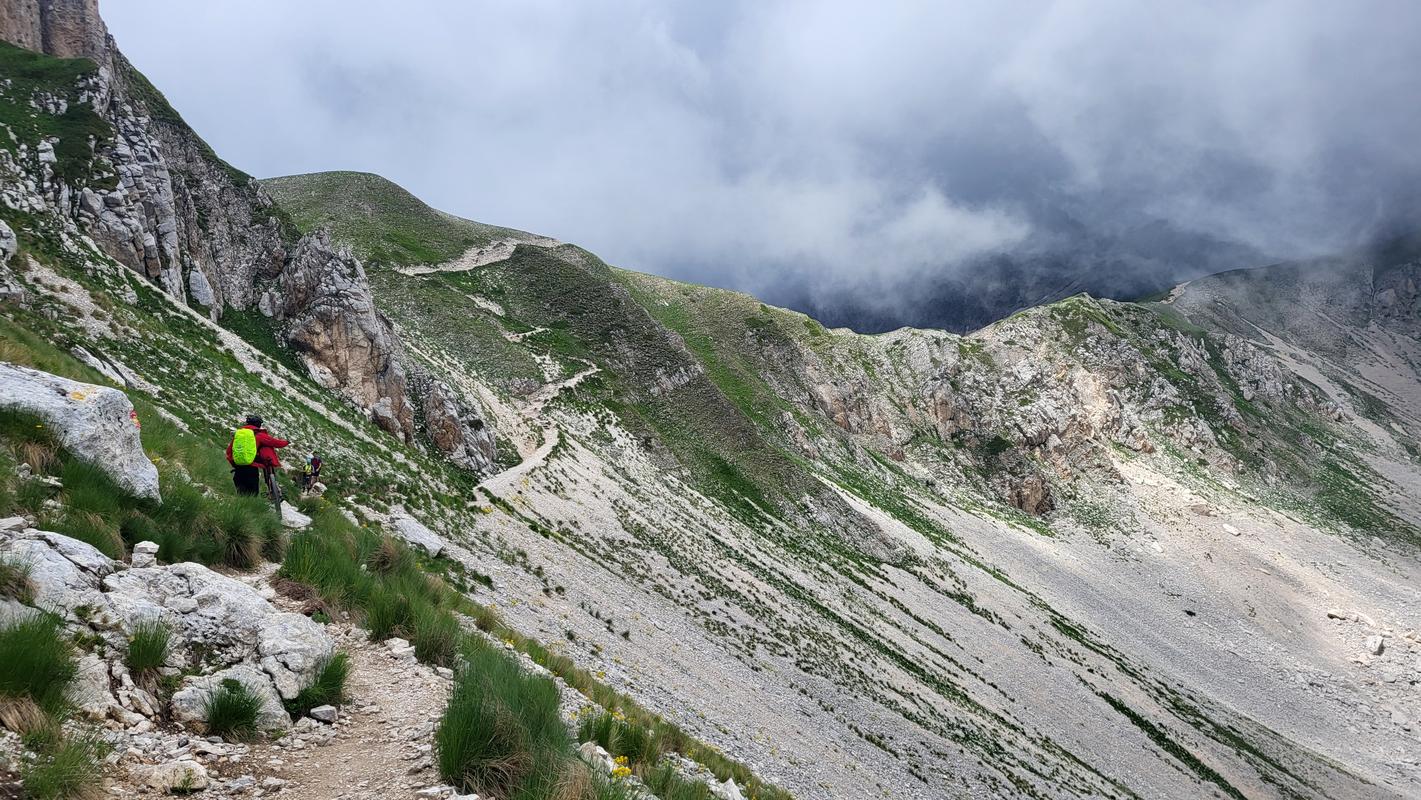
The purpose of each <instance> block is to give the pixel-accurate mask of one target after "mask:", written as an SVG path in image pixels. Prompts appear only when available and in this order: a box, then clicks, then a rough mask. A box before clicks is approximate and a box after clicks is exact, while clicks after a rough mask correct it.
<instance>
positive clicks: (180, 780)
mask: <svg viewBox="0 0 1421 800" xmlns="http://www.w3.org/2000/svg"><path fill="white" fill-rule="evenodd" d="M132 772H133V775H134V777H135V778H137V779H138V780H139V782H140V783H142V784H143V785H144V786H146V787H148V788H149V789H154V790H156V791H159V792H167V793H170V794H185V793H187V792H195V791H200V790H202V789H206V788H207V784H208V777H207V768H205V767H203V766H202V765H201V764H199V763H197V762H196V761H192V760H190V759H182V760H180V761H169V762H168V763H166V764H157V765H154V766H146V765H145V766H139V767H134V768H133V770H132Z"/></svg>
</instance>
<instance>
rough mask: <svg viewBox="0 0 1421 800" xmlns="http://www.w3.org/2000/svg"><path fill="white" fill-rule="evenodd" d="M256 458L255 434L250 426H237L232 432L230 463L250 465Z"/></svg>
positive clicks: (241, 465)
mask: <svg viewBox="0 0 1421 800" xmlns="http://www.w3.org/2000/svg"><path fill="white" fill-rule="evenodd" d="M256 460H257V434H256V431H254V430H252V429H251V428H238V429H237V432H236V433H234V434H232V463H233V464H236V465H237V466H239V467H250V466H251V465H252V462H253V461H256Z"/></svg>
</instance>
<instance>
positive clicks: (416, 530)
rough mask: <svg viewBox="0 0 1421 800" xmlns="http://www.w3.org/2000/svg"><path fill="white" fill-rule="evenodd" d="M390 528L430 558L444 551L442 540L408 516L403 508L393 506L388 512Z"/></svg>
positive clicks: (422, 524)
mask: <svg viewBox="0 0 1421 800" xmlns="http://www.w3.org/2000/svg"><path fill="white" fill-rule="evenodd" d="M390 527H391V528H392V529H393V533H394V534H395V535H396V536H398V537H399V538H401V539H403V540H405V541H406V542H408V543H410V544H412V545H414V546H416V547H419V548H422V549H423V550H424V552H426V553H428V554H429V555H430V556H431V557H433V556H437V555H439V554H440V553H442V552H443V551H444V540H443V539H440V538H439V535H438V534H436V533H435V532H434V531H432V530H430V529H429V528H427V527H425V525H424V523H422V522H420V521H419V520H417V519H415V518H414V517H412V516H410V513H409V512H408V511H406V510H405V509H404V507H403V506H395V507H394V508H393V509H391V510H390Z"/></svg>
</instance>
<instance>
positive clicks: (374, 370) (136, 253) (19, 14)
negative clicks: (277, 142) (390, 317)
mask: <svg viewBox="0 0 1421 800" xmlns="http://www.w3.org/2000/svg"><path fill="white" fill-rule="evenodd" d="M0 38H4V39H6V40H7V41H10V42H12V43H14V44H16V45H19V46H21V47H24V48H27V49H30V50H35V51H37V52H42V53H45V54H48V55H51V56H56V57H63V58H71V57H72V58H82V59H87V60H89V61H91V62H93V66H92V67H89V68H84V67H83V62H72V63H73V64H74V65H75V66H74V67H73V68H72V69H71V70H70V71H69V72H72V73H75V74H76V75H77V77H76V78H75V79H74V80H73V82H72V83H71V84H65V85H57V86H43V87H37V86H22V85H14V86H10V87H8V88H7V89H6V90H4V93H6V94H8V95H9V97H7V98H6V99H7V100H9V101H10V102H14V103H16V104H21V105H29V106H32V107H34V108H36V109H39V110H40V111H42V112H43V113H45V114H48V115H50V117H52V118H53V119H54V122H53V124H52V125H50V124H48V121H47V120H42V121H41V125H40V129H38V130H36V131H35V132H34V134H35V135H34V141H33V142H22V143H21V146H20V147H19V148H17V150H16V152H15V153H14V154H13V155H12V154H10V153H0V173H3V174H5V175H7V176H8V180H7V181H6V184H7V186H6V188H5V189H4V191H3V192H0V202H3V203H4V204H5V205H6V206H8V207H10V208H12V209H18V210H23V211H28V212H40V211H42V212H54V213H57V214H58V215H60V216H61V217H63V218H64V219H67V220H70V221H71V222H72V224H73V226H74V228H75V230H76V232H82V233H83V234H86V235H87V236H88V237H89V238H90V239H92V240H93V242H94V243H95V244H96V245H97V246H98V247H99V248H100V249H102V250H103V251H104V252H105V253H106V254H108V255H109V256H111V257H112V258H114V259H115V260H116V261H118V262H119V263H121V264H123V265H125V266H127V267H128V268H129V269H131V270H133V271H134V272H136V273H138V274H140V275H142V276H144V277H145V278H147V279H148V280H150V281H152V282H153V283H154V284H155V285H157V286H158V287H160V288H161V289H162V290H163V291H164V292H166V293H167V294H169V295H170V296H171V297H173V298H174V299H175V300H176V301H177V302H179V303H182V304H185V305H192V306H194V307H195V308H198V309H201V310H202V311H203V312H205V313H206V314H207V315H208V316H209V317H210V318H212V319H214V320H220V319H221V318H222V316H223V314H224V313H225V312H227V311H230V310H234V309H235V310H245V309H248V308H252V307H254V306H257V305H258V300H261V303H260V310H261V311H262V313H263V314H265V315H267V316H268V317H270V318H272V319H273V322H274V323H275V327H276V329H277V330H278V332H279V334H280V335H281V337H282V341H283V342H284V343H285V344H286V345H287V346H289V347H290V348H292V349H293V350H294V351H295V352H296V353H298V354H299V356H300V358H301V359H302V361H303V362H304V363H305V364H306V365H307V367H308V369H309V370H310V374H311V376H312V377H313V378H314V379H315V380H316V382H317V383H318V384H320V385H321V386H324V387H326V388H330V389H332V390H335V391H336V392H337V393H338V394H340V395H341V396H342V397H344V398H346V399H347V400H348V401H350V402H351V403H353V404H355V405H357V406H358V407H360V408H361V409H364V410H365V411H366V413H368V414H369V415H370V416H371V418H372V419H374V420H375V421H376V422H377V423H378V424H379V425H380V426H381V427H382V428H384V429H385V430H387V431H389V432H391V433H392V434H394V435H396V436H398V437H400V438H401V439H402V440H405V441H413V440H414V439H415V437H416V436H417V433H418V431H419V430H420V429H423V430H427V431H429V433H430V435H429V436H428V437H426V443H427V444H429V445H431V446H433V447H434V448H435V449H436V450H438V451H439V452H442V453H444V454H446V455H448V456H449V457H451V458H452V459H453V460H454V461H456V462H457V463H460V464H462V465H464V466H466V467H469V468H472V469H479V468H481V466H487V464H488V463H490V462H491V460H492V451H493V430H492V428H491V427H490V426H488V425H486V424H485V423H483V422H482V420H481V418H480V413H479V412H477V411H474V410H470V409H476V408H477V401H475V400H474V399H472V398H465V397H461V396H456V395H454V394H453V392H452V390H450V389H448V388H447V387H444V388H442V389H440V388H438V387H437V386H436V385H435V384H434V383H433V382H431V381H422V382H421V385H423V386H430V387H431V388H432V391H431V392H430V395H429V396H428V397H426V396H423V393H421V397H418V398H412V397H411V387H410V386H409V376H410V375H411V374H423V372H422V369H423V368H422V367H420V366H418V365H417V364H414V363H413V362H412V361H411V360H410V359H409V357H408V356H407V354H406V353H405V352H404V350H403V348H402V346H401V343H400V338H399V336H398V335H397V334H396V333H395V331H394V330H393V329H392V328H391V326H390V324H389V322H388V321H387V320H386V319H385V318H384V317H383V316H381V315H380V314H379V313H378V312H377V311H376V310H375V304H374V300H373V298H372V296H371V294H370V289H369V285H368V282H367V281H366V279H365V274H364V268H363V265H362V264H361V263H360V262H359V261H358V260H356V259H354V258H352V257H350V256H349V255H348V254H338V253H336V252H334V251H333V250H332V249H331V248H330V246H329V243H328V241H327V239H326V238H325V236H324V235H323V234H319V233H316V234H311V235H306V236H302V235H301V234H300V233H299V232H298V231H297V230H296V228H295V226H294V225H292V224H291V222H290V220H289V218H288V217H287V216H286V214H285V212H283V211H281V210H280V209H279V208H278V207H277V206H276V205H275V204H274V203H273V202H272V200H271V198H270V197H269V196H268V194H267V193H266V192H265V191H264V190H263V189H262V188H261V187H260V185H258V184H257V182H256V181H254V180H252V179H251V178H250V176H248V175H246V174H245V173H243V172H241V171H240V170H238V169H236V168H234V167H232V166H231V165H229V164H227V163H226V162H225V161H223V160H222V159H220V158H219V157H218V156H217V155H216V154H215V153H213V152H212V149H211V148H210V147H208V146H207V144H206V143H205V142H204V141H203V140H202V139H201V138H200V137H199V136H198V135H197V134H196V133H195V132H193V130H192V129H191V128H189V127H188V126H187V124H186V123H185V122H184V121H183V120H182V118H181V116H179V115H178V113H177V112H176V111H174V110H173V108H172V107H171V106H170V105H169V104H168V102H167V100H166V99H165V98H164V97H163V96H162V94H161V93H160V92H158V90H157V89H155V88H154V87H153V86H152V84H150V83H149V82H148V80H147V79H146V78H144V77H143V75H142V74H140V73H139V72H138V71H137V70H135V69H134V68H133V66H132V65H131V64H129V62H128V61H127V59H125V58H124V56H123V54H122V53H121V52H120V51H119V50H118V48H117V46H116V45H115V43H114V41H113V39H112V37H110V36H109V35H108V32H107V30H106V28H105V26H104V24H103V21H102V20H101V19H100V18H99V16H98V9H97V3H96V2H95V0H43V1H42V2H20V3H7V4H5V6H4V8H3V10H0ZM65 74H69V73H65ZM26 90H29V91H26ZM73 117H79V118H81V119H82V120H84V121H85V123H86V125H85V126H84V127H82V128H81V129H78V130H74V128H76V127H77V126H75V125H73V124H70V122H71V118H73ZM460 408H464V409H466V410H465V411H463V412H460V411H459V410H458V409H460ZM417 419H418V422H417ZM465 419H468V420H473V419H479V420H480V421H479V424H480V426H481V427H480V428H479V429H478V430H477V431H474V430H473V429H472V428H471V427H470V425H471V424H472V423H468V422H464V421H463V420H465ZM456 434H457V435H456ZM475 441H478V442H479V444H477V445H475V444H474V442H475ZM472 453H483V454H484V455H480V456H478V457H474V456H473V455H471V454H472Z"/></svg>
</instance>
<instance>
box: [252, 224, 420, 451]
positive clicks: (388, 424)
mask: <svg viewBox="0 0 1421 800" xmlns="http://www.w3.org/2000/svg"><path fill="white" fill-rule="evenodd" d="M261 309H262V311H263V313H266V314H268V315H270V316H271V317H272V318H273V319H275V320H276V321H277V322H278V323H279V324H280V325H281V329H282V331H283V333H284V336H285V338H286V340H287V342H288V343H290V345H291V347H292V349H294V350H295V351H296V352H297V354H298V355H300V357H301V360H302V361H303V362H305V364H306V368H307V370H308V371H309V372H310V373H311V376H312V377H313V378H315V380H316V382H317V383H319V384H320V385H322V386H324V387H325V388H327V389H333V390H335V391H337V392H339V393H340V394H342V395H344V396H345V397H347V398H348V399H350V400H351V401H352V402H354V403H356V404H357V405H359V406H361V407H363V408H365V409H367V410H369V412H370V414H371V416H372V417H373V418H374V420H375V422H376V423H377V424H379V425H380V427H382V428H384V429H385V430H387V431H389V432H390V433H393V434H395V435H396V436H398V437H400V438H401V439H404V440H405V441H409V440H410V439H411V438H412V436H413V434H414V408H413V405H412V404H411V403H410V401H409V397H408V396H407V389H408V385H407V381H406V377H405V369H404V366H403V364H402V361H403V353H402V352H401V348H400V342H399V339H398V338H396V336H395V334H394V331H392V330H391V328H390V323H389V321H387V320H386V319H385V318H384V317H383V316H382V315H381V314H380V312H379V311H378V310H376V308H375V301H374V298H372V297H371V296H370V285H369V282H368V281H367V280H366V278H365V269H364V267H362V266H361V264H360V262H359V261H357V260H355V258H353V257H352V256H351V255H350V254H349V253H348V252H338V251H337V250H335V249H333V248H332V247H331V244H330V240H329V238H328V237H327V235H326V233H325V232H324V231H317V232H316V233H314V234H312V235H311V236H308V237H306V238H304V239H302V240H301V242H300V244H298V245H297V247H296V250H295V253H294V254H293V255H292V258H291V262H290V263H289V264H288V265H287V267H286V269H284V270H282V272H281V275H280V276H279V277H278V278H277V280H276V282H275V283H274V284H273V285H272V286H271V288H270V289H268V290H267V292H266V294H264V295H263V296H262V298H261Z"/></svg>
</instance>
